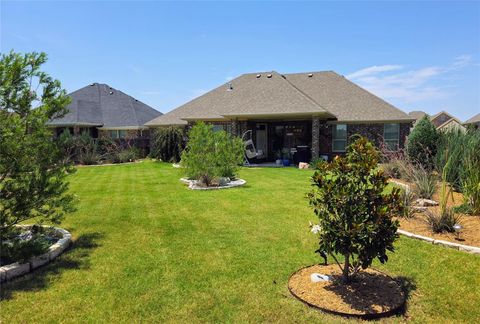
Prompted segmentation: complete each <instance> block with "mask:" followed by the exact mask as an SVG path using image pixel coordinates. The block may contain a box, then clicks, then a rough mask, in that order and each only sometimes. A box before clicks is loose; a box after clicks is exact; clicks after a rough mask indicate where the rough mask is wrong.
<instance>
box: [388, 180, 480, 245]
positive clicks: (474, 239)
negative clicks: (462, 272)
mask: <svg viewBox="0 0 480 324" xmlns="http://www.w3.org/2000/svg"><path fill="white" fill-rule="evenodd" d="M395 181H398V182H402V183H405V184H408V185H409V186H410V187H411V188H414V184H412V183H408V182H406V181H403V180H398V179H395ZM432 198H433V200H435V201H437V202H439V201H440V196H439V190H438V189H437V192H435V194H434V195H433V197H432ZM462 203H463V195H462V194H461V193H459V192H453V193H452V196H451V197H450V199H449V200H448V202H447V206H448V207H454V206H459V205H461V204H462ZM428 210H430V211H432V212H435V213H438V212H439V211H440V207H439V206H433V207H428ZM458 215H460V224H461V225H462V226H463V229H462V231H461V233H460V237H459V238H460V239H461V240H460V241H459V240H457V235H456V234H455V233H447V232H444V233H433V231H432V230H431V229H430V227H429V226H428V224H427V223H426V222H425V214H424V213H416V214H415V215H414V217H413V218H409V219H405V218H401V217H398V218H397V219H398V220H399V221H400V228H401V229H402V230H405V231H408V232H411V233H414V234H418V235H423V236H427V237H431V238H433V239H436V240H444V241H449V242H453V243H459V244H465V245H470V246H476V247H480V215H465V214H458Z"/></svg>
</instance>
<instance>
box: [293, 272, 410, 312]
mask: <svg viewBox="0 0 480 324" xmlns="http://www.w3.org/2000/svg"><path fill="white" fill-rule="evenodd" d="M314 273H319V274H323V275H327V276H329V277H330V280H329V281H319V282H312V280H311V275H312V274H314ZM288 289H289V290H290V292H291V293H292V294H293V295H294V296H295V297H296V298H298V299H299V300H301V301H303V302H304V303H306V304H307V305H309V306H312V307H315V308H318V309H320V310H322V311H325V312H329V313H333V314H337V315H343V316H350V317H360V318H365V319H371V318H378V317H384V316H390V315H393V314H395V313H398V312H399V311H401V310H402V309H403V307H404V305H405V300H406V295H405V293H404V292H403V290H402V287H401V286H400V285H399V284H398V283H397V282H396V281H395V280H393V279H392V278H391V277H389V276H387V275H386V274H384V273H381V272H379V271H376V270H374V269H367V270H365V271H361V272H360V273H358V275H357V276H356V277H355V278H354V279H352V282H350V283H348V284H343V283H342V282H341V272H340V269H339V267H338V265H336V264H331V265H327V266H325V265H312V266H309V267H306V268H303V269H300V270H298V271H297V272H295V273H294V274H293V275H292V276H291V277H290V280H289V282H288Z"/></svg>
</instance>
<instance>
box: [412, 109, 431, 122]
mask: <svg viewBox="0 0 480 324" xmlns="http://www.w3.org/2000/svg"><path fill="white" fill-rule="evenodd" d="M408 115H409V116H410V117H412V118H413V119H415V120H417V121H418V120H419V119H422V118H423V117H424V116H428V115H427V113H426V112H424V111H421V110H415V111H411V112H409V113H408Z"/></svg>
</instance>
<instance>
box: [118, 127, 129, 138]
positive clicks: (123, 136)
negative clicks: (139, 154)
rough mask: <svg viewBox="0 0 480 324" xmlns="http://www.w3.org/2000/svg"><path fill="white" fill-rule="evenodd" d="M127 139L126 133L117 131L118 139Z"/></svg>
mask: <svg viewBox="0 0 480 324" xmlns="http://www.w3.org/2000/svg"><path fill="white" fill-rule="evenodd" d="M125 137H127V131H126V130H124V129H122V130H119V131H118V138H125Z"/></svg>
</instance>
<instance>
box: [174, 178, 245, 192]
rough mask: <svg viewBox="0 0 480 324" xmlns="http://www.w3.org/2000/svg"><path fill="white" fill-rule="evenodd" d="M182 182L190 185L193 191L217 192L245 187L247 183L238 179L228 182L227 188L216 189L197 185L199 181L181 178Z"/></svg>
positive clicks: (217, 187)
mask: <svg viewBox="0 0 480 324" xmlns="http://www.w3.org/2000/svg"><path fill="white" fill-rule="evenodd" d="M180 181H182V182H183V183H185V184H188V188H189V189H192V190H217V189H230V188H235V187H240V186H243V185H245V184H246V183H247V181H245V180H243V179H236V180H232V181H230V182H228V184H227V185H226V186H215V187H202V186H199V185H197V180H190V179H187V178H180Z"/></svg>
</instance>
